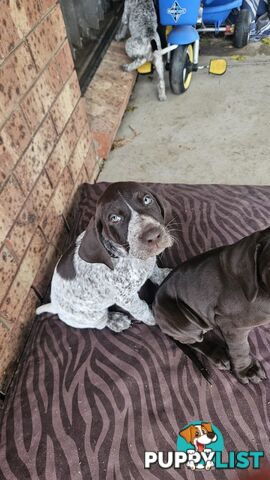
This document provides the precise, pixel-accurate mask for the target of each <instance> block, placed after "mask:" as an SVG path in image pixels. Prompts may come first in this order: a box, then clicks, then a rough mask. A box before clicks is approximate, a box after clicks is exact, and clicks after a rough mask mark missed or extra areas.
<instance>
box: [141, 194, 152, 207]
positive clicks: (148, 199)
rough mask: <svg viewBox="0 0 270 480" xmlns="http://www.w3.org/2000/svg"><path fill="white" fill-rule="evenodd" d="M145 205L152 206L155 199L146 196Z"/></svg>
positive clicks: (144, 198)
mask: <svg viewBox="0 0 270 480" xmlns="http://www.w3.org/2000/svg"><path fill="white" fill-rule="evenodd" d="M143 203H144V205H151V203H153V198H152V197H150V195H144V197H143Z"/></svg>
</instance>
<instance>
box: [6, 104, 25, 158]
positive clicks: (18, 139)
mask: <svg viewBox="0 0 270 480" xmlns="http://www.w3.org/2000/svg"><path fill="white" fill-rule="evenodd" d="M1 137H2V139H3V141H4V143H5V144H6V145H8V146H9V147H10V150H11V151H12V152H14V153H15V154H16V156H17V157H18V156H20V155H21V154H22V152H23V151H24V150H25V148H26V147H27V145H28V143H29V142H30V140H31V134H30V131H29V128H28V126H27V125H26V122H25V118H24V116H23V114H22V111H21V109H20V108H19V109H17V110H16V111H15V112H13V113H12V115H11V116H10V117H9V119H8V121H7V122H6V124H5V126H4V128H3V130H2V132H1Z"/></svg>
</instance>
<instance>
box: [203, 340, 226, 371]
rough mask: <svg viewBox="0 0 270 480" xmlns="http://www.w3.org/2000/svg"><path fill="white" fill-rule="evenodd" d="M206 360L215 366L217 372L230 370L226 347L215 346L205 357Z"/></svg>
mask: <svg viewBox="0 0 270 480" xmlns="http://www.w3.org/2000/svg"><path fill="white" fill-rule="evenodd" d="M207 358H208V360H210V362H211V363H213V364H214V365H215V367H217V368H218V369H219V370H230V368H231V364H230V358H229V355H228V352H227V349H226V347H224V348H223V347H222V346H219V345H218V346H216V347H214V348H213V350H212V351H211V352H209V353H208V355H207Z"/></svg>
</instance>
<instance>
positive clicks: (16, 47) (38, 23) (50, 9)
mask: <svg viewBox="0 0 270 480" xmlns="http://www.w3.org/2000/svg"><path fill="white" fill-rule="evenodd" d="M58 4H59V2H58V0H57V1H56V3H55V4H54V5H52V6H51V7H50V8H49V10H47V12H46V13H45V14H44V16H43V17H41V18H40V19H39V20H38V22H37V23H35V24H34V25H33V27H32V28H31V30H29V32H27V35H23V37H22V38H21V39H20V41H19V42H18V43H17V44H16V46H15V47H14V48H12V50H10V52H8V54H7V56H6V57H4V58H3V59H2V61H1V60H0V66H1V67H2V66H3V65H4V64H5V62H6V61H7V60H8V59H9V57H10V56H11V55H12V54H13V53H14V52H16V50H17V49H18V48H19V47H20V46H21V45H22V44H23V43H24V42H25V43H26V41H27V38H28V37H29V35H30V34H31V33H32V32H33V31H34V30H35V29H36V28H37V26H38V25H40V24H41V23H42V22H43V20H45V18H47V17H48V16H49V15H50V14H51V12H52V11H53V10H54V9H56V7H57V5H58ZM60 9H61V7H60ZM61 13H62V9H61ZM62 15H63V14H62ZM15 26H16V25H15Z"/></svg>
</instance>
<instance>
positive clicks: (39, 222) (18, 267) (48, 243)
mask: <svg viewBox="0 0 270 480" xmlns="http://www.w3.org/2000/svg"><path fill="white" fill-rule="evenodd" d="M80 99H81V97H80V98H79V100H78V102H77V103H76V105H75V107H74V110H73V111H72V114H71V116H70V117H69V120H70V119H71V117H72V115H73V113H74V111H75V110H76V108H77V106H78V104H79V102H80ZM69 120H68V121H69ZM67 123H68V122H67ZM67 123H66V125H67ZM86 124H87V120H86V122H85V123H84V126H83V128H82V131H81V134H80V136H79V137H78V140H77V142H76V144H75V145H74V148H73V149H72V151H71V154H70V157H69V160H70V159H71V157H72V155H73V153H74V151H75V149H76V147H77V144H78V142H79V140H80V138H81V136H82V134H83V130H84V128H85V125H86ZM66 125H65V126H66ZM64 130H65V127H64V129H63V131H62V133H61V135H60V136H59V138H58V141H59V140H60V138H61V137H62V135H63V133H64ZM57 143H58V142H57ZM55 145H56V144H55ZM55 145H54V146H55ZM89 150H90V147H89ZM53 151H54V150H52V152H51V154H50V155H49V157H48V159H47V161H46V163H47V162H48V160H49V158H50V156H51V155H52V154H53ZM46 163H45V165H44V167H43V169H42V170H41V172H40V174H39V176H38V177H37V179H36V181H35V183H34V185H33V187H32V188H31V190H30V192H29V193H28V195H27V197H26V199H25V201H24V203H23V205H22V208H21V210H20V211H19V213H18V215H17V216H16V217H15V219H14V222H13V224H12V226H11V228H10V229H9V230H8V232H7V235H6V237H5V240H6V239H7V237H8V236H9V234H10V233H11V230H12V228H13V226H14V224H15V223H16V221H17V219H18V217H19V216H20V214H21V213H22V211H23V208H24V206H25V203H26V201H27V199H28V198H29V197H30V195H31V194H32V192H33V190H34V188H35V186H36V184H37V182H38V180H39V179H40V177H41V175H42V173H43V172H44V171H45V172H46V170H45V167H46ZM67 167H68V163H67V164H66V165H65V167H64V168H63V170H62V172H61V174H62V173H63V171H64V169H65V168H67ZM68 171H69V174H70V177H71V179H72V183H73V185H75V182H73V178H72V175H71V173H70V169H69V168H68ZM12 174H13V175H14V177H15V179H16V182H17V183H18V184H19V182H18V179H17V177H16V176H15V174H14V172H13V173H12ZM46 175H47V172H46ZM78 177H79V174H78V176H77V178H78ZM9 178H10V177H9ZM77 178H76V179H77ZM60 181H61V175H60V176H59V180H58V182H57V184H56V186H55V188H52V194H51V196H50V199H49V201H48V204H49V202H50V201H51V199H52V198H53V196H54V194H55V192H56V190H57V188H58V186H59V184H60ZM19 187H20V184H19ZM20 189H21V187H20ZM45 213H46V209H45V210H44V212H43V215H42V216H41V217H40V218H39V220H38V225H37V227H36V228H35V230H34V232H33V235H32V236H31V239H30V240H29V243H28V245H27V248H26V250H25V252H24V254H23V255H22V257H21V260H20V261H18V263H17V270H16V273H15V275H14V278H13V280H12V282H11V284H10V285H9V287H8V289H7V291H6V294H5V296H6V295H8V292H9V290H10V288H11V286H12V284H13V282H14V280H15V278H16V275H17V273H18V271H19V269H20V266H21V264H22V262H23V260H24V258H25V256H26V253H27V251H28V249H29V246H30V244H31V242H32V240H33V238H34V236H35V234H36V231H37V230H38V228H40V230H41V231H42V235H43V236H45V234H44V232H43V230H42V228H41V227H40V224H41V223H42V220H43V218H44V216H45ZM61 215H63V212H62V214H61ZM45 240H46V243H47V245H50V242H48V241H47V238H46V237H45ZM4 244H5V241H4V242H3V245H4ZM1 248H2V247H1ZM7 248H8V247H7ZM8 250H9V251H10V249H8ZM10 253H11V252H10ZM12 256H13V255H12ZM2 305H3V301H2V302H1V303H0V309H1V307H2Z"/></svg>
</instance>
